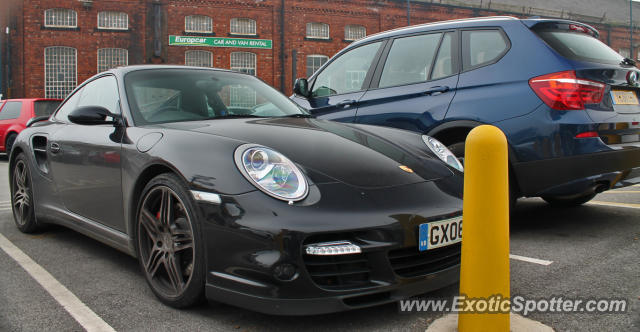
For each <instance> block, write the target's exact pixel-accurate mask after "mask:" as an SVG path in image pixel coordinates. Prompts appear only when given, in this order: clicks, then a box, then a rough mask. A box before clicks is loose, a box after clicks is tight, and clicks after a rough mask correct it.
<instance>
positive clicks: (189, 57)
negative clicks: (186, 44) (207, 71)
mask: <svg viewBox="0 0 640 332" xmlns="http://www.w3.org/2000/svg"><path fill="white" fill-rule="evenodd" d="M212 59H213V53H211V52H209V51H186V52H184V64H185V65H187V66H195V67H213V60H212Z"/></svg>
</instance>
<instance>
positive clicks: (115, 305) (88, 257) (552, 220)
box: [0, 156, 640, 331]
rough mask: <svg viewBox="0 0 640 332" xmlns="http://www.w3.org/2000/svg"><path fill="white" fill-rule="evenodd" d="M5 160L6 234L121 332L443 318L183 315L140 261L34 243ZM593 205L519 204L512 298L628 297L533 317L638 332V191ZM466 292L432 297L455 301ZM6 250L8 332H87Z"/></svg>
mask: <svg viewBox="0 0 640 332" xmlns="http://www.w3.org/2000/svg"><path fill="white" fill-rule="evenodd" d="M7 173H8V172H7V162H6V157H4V156H0V234H2V235H3V236H4V237H6V238H7V239H8V240H9V241H10V242H11V243H13V244H14V245H15V246H17V247H18V248H19V249H20V250H21V251H23V252H24V253H25V254H26V255H28V256H29V257H30V258H31V259H32V260H34V261H35V262H36V263H37V264H39V265H40V266H42V267H43V268H44V269H45V270H46V271H48V272H49V273H50V274H51V275H52V276H53V277H54V278H55V279H56V280H57V281H59V282H60V283H61V284H62V285H64V286H65V287H66V288H67V289H68V290H69V291H70V292H71V293H73V294H74V295H75V296H76V297H77V298H78V299H79V300H80V301H82V302H83V303H84V304H85V305H86V306H87V307H88V308H89V309H90V310H92V311H93V312H95V314H96V315H97V316H99V317H100V318H101V319H102V320H104V322H106V323H107V324H108V325H110V326H111V327H112V328H113V329H115V330H116V331H173V330H178V329H180V330H185V331H195V330H207V331H229V330H234V331H235V330H237V331H265V330H274V331H275V330H278V331H282V330H297V331H301V330H333V331H342V330H344V331H346V330H349V331H352V330H384V331H390V330H393V331H424V330H425V329H426V328H427V326H428V325H429V324H430V322H432V321H433V320H434V319H436V318H438V317H440V316H442V315H443V314H442V313H411V314H401V313H399V312H398V307H397V305H396V304H389V305H384V306H379V307H374V308H368V309H362V310H356V311H351V312H344V313H338V314H331V315H321V316H311V317H274V316H268V315H263V314H259V313H255V312H251V311H248V310H244V309H240V308H236V307H232V306H228V305H224V304H220V303H215V302H210V303H209V304H208V305H203V306H200V307H196V308H192V309H188V310H176V309H172V308H169V307H166V306H164V305H162V304H161V303H160V302H159V301H157V300H156V298H155V297H154V296H153V294H152V293H151V291H150V289H149V288H148V287H147V285H146V283H145V280H144V277H143V275H142V273H141V272H140V271H139V269H138V265H137V262H136V261H135V259H133V258H131V257H129V256H127V255H125V254H123V253H121V252H119V251H117V250H115V249H112V248H110V247H107V246H106V245H103V244H101V243H99V242H97V241H94V240H92V239H90V238H87V237H85V236H83V235H81V234H79V233H76V232H74V231H71V230H68V229H65V228H62V227H57V226H50V227H48V229H47V230H45V231H43V232H41V233H38V234H34V235H26V234H22V233H20V232H19V231H18V230H17V229H16V227H15V225H14V223H13V217H12V214H11V209H10V204H9V202H8V201H9V190H8V183H7ZM594 201H595V203H594V204H588V205H585V206H582V207H578V208H569V209H556V208H552V207H550V206H548V205H547V204H546V203H544V202H543V201H542V200H538V199H526V200H521V201H520V202H519V204H518V207H517V209H516V211H515V213H514V215H513V217H512V220H511V253H512V254H514V255H520V256H525V257H529V258H535V259H541V260H547V261H552V263H551V264H549V265H540V264H536V263H531V262H527V261H522V260H515V259H512V260H511V294H512V295H523V296H526V297H529V298H542V297H551V296H563V297H575V298H625V299H628V300H629V308H628V311H627V312H626V313H617V314H597V313H595V314H594V313H591V314H586V313H535V314H532V315H530V316H528V317H529V318H532V319H535V320H538V321H541V322H542V323H544V324H547V325H549V326H551V327H553V328H554V329H555V330H556V331H640V186H635V187H628V188H624V189H620V190H617V191H612V192H608V193H604V194H601V195H599V196H598V197H596V199H595V200H594ZM457 290H458V285H454V286H452V287H449V288H446V289H442V290H440V291H438V292H435V293H431V294H426V295H425V296H426V297H448V296H453V295H454V294H456V293H457ZM81 330H83V327H82V326H81V325H80V324H78V323H77V322H76V320H75V319H74V318H73V317H72V316H71V315H69V313H67V311H65V309H64V308H63V307H62V306H61V305H60V304H59V303H58V302H56V300H55V299H54V298H53V297H52V296H51V295H49V293H48V292H47V291H46V290H45V289H44V288H43V287H42V286H41V285H40V284H38V283H37V282H36V281H35V280H34V279H33V278H32V277H31V276H30V275H29V274H28V273H27V272H26V271H25V270H24V269H23V268H22V267H21V266H20V265H18V263H17V262H16V261H15V260H14V259H12V258H11V257H10V256H9V255H8V254H7V253H6V252H5V251H3V250H0V331H81Z"/></svg>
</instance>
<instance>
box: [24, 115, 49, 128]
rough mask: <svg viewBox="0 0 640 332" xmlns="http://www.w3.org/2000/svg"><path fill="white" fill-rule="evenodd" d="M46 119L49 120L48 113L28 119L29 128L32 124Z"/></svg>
mask: <svg viewBox="0 0 640 332" xmlns="http://www.w3.org/2000/svg"><path fill="white" fill-rule="evenodd" d="M46 120H49V116H48V115H43V116H36V117H35V118H31V119H30V120H29V121H27V128H29V127H31V125H32V124H34V123H36V122H42V121H46Z"/></svg>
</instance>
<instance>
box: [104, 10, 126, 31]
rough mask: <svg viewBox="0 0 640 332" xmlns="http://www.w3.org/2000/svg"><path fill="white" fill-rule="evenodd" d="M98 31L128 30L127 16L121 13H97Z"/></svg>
mask: <svg viewBox="0 0 640 332" xmlns="http://www.w3.org/2000/svg"><path fill="white" fill-rule="evenodd" d="M98 29H116V30H127V29H129V15H127V13H123V12H99V13H98Z"/></svg>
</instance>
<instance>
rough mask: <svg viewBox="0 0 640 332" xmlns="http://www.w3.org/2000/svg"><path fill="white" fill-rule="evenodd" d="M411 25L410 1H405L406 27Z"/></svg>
mask: <svg viewBox="0 0 640 332" xmlns="http://www.w3.org/2000/svg"><path fill="white" fill-rule="evenodd" d="M409 25H411V1H410V0H407V26H409Z"/></svg>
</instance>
